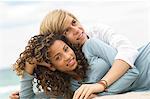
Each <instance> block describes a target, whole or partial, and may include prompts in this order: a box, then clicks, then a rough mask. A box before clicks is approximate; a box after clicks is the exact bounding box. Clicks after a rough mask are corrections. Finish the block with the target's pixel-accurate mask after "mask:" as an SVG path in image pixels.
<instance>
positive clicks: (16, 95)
mask: <svg viewBox="0 0 150 99" xmlns="http://www.w3.org/2000/svg"><path fill="white" fill-rule="evenodd" d="M9 98H10V99H19V91H14V92H12V93H11V94H10V95H9Z"/></svg>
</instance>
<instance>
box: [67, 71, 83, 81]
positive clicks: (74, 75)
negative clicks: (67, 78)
mask: <svg viewBox="0 0 150 99" xmlns="http://www.w3.org/2000/svg"><path fill="white" fill-rule="evenodd" d="M68 74H69V75H71V76H72V78H73V79H75V80H81V77H80V76H79V75H78V74H77V73H76V72H68Z"/></svg>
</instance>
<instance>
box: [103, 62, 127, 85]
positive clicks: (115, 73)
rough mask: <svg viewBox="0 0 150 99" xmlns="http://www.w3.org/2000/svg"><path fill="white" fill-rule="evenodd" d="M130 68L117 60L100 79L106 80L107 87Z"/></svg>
mask: <svg viewBox="0 0 150 99" xmlns="http://www.w3.org/2000/svg"><path fill="white" fill-rule="evenodd" d="M129 68H130V65H129V64H128V63H126V62H125V61H123V60H120V59H117V60H115V61H114V63H113V65H112V67H111V68H110V70H109V71H108V72H107V74H106V75H105V76H104V77H103V78H102V80H103V79H104V80H106V81H107V84H108V86H110V85H111V84H113V83H114V82H115V81H117V80H118V79H119V78H120V77H121V76H122V75H124V74H125V73H126V72H127V70H128V69H129Z"/></svg>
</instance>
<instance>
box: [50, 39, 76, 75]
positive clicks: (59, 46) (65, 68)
mask: <svg viewBox="0 0 150 99" xmlns="http://www.w3.org/2000/svg"><path fill="white" fill-rule="evenodd" d="M48 52H49V56H50V60H51V64H52V66H53V67H54V68H55V69H57V70H59V71H62V72H65V73H67V72H71V71H73V70H74V69H76V67H77V61H76V56H75V53H74V52H73V50H72V49H71V48H70V47H69V46H68V45H67V44H66V43H64V42H63V41H61V40H56V41H54V43H53V44H52V45H51V46H50V48H49V50H48Z"/></svg>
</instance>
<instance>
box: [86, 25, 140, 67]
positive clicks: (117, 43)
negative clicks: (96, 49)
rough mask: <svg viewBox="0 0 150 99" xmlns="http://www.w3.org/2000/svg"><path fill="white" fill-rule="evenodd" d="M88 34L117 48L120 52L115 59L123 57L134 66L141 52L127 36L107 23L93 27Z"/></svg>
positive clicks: (122, 58)
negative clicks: (116, 31)
mask: <svg viewBox="0 0 150 99" xmlns="http://www.w3.org/2000/svg"><path fill="white" fill-rule="evenodd" d="M87 34H88V35H89V36H91V37H96V38H99V39H100V40H102V41H104V42H105V43H107V44H109V45H110V46H112V47H114V48H116V49H117V51H118V53H117V55H116V57H115V59H121V60H123V61H125V62H127V63H128V64H129V65H130V66H131V67H133V64H134V62H135V60H136V58H137V57H138V54H139V52H138V50H137V49H136V47H134V46H133V45H132V43H131V42H130V41H129V40H128V39H127V38H126V37H124V36H122V35H119V34H117V33H115V32H114V31H113V29H112V28H110V27H109V26H107V25H97V26H95V27H92V30H88V32H87Z"/></svg>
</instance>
